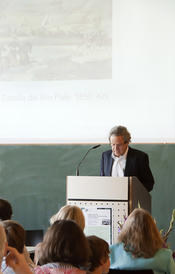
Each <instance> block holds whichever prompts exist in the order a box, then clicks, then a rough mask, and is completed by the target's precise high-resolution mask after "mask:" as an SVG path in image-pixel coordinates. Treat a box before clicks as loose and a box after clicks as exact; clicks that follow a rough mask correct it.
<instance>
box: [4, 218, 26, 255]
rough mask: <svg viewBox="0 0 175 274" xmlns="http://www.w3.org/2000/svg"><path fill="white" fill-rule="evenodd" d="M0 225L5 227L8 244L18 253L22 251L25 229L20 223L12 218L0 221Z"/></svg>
mask: <svg viewBox="0 0 175 274" xmlns="http://www.w3.org/2000/svg"><path fill="white" fill-rule="evenodd" d="M1 225H2V226H3V227H4V229H5V232H6V238H7V242H8V245H9V246H12V247H15V248H16V249H17V250H18V252H19V253H23V251H24V245H25V230H24V228H23V227H22V225H20V224H19V223H18V222H16V221H13V220H6V221H2V222H1Z"/></svg>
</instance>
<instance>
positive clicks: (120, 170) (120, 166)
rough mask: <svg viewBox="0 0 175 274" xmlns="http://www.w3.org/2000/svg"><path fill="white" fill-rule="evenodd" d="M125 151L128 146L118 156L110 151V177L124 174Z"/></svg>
mask: <svg viewBox="0 0 175 274" xmlns="http://www.w3.org/2000/svg"><path fill="white" fill-rule="evenodd" d="M127 153H128V148H127V149H126V151H125V153H124V154H123V155H121V156H119V157H117V156H115V155H114V154H113V153H112V158H113V159H114V162H113V166H112V177H123V176H124V171H125V166H126V157H127Z"/></svg>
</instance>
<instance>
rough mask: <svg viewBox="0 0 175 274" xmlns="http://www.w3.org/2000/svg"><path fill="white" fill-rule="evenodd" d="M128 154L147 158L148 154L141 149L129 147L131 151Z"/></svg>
mask: <svg viewBox="0 0 175 274" xmlns="http://www.w3.org/2000/svg"><path fill="white" fill-rule="evenodd" d="M128 153H129V154H130V155H135V156H137V157H145V156H147V154H146V153H145V152H143V151H141V150H139V149H135V148H132V147H130V146H129V150H128Z"/></svg>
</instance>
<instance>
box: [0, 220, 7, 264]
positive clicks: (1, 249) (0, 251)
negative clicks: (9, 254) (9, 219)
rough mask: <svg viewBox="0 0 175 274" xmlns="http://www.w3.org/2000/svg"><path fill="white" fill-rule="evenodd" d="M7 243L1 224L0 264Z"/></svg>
mask: <svg viewBox="0 0 175 274" xmlns="http://www.w3.org/2000/svg"><path fill="white" fill-rule="evenodd" d="M6 244H7V238H6V233H5V230H4V228H3V226H2V225H0V264H1V263H2V259H3V257H4V252H5V247H6Z"/></svg>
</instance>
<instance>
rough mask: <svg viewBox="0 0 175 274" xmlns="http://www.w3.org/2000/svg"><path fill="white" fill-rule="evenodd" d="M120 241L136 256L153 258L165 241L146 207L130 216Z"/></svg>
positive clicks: (136, 210)
mask: <svg viewBox="0 0 175 274" xmlns="http://www.w3.org/2000/svg"><path fill="white" fill-rule="evenodd" d="M118 242H122V243H123V244H124V249H125V250H126V251H130V252H131V253H132V254H133V255H134V257H144V258H151V257H153V256H154V255H155V253H156V252H157V251H158V250H159V249H160V248H162V247H163V244H164V241H163V239H162V237H161V235H160V233H159V231H158V228H157V226H156V224H155V222H154V220H153V218H152V216H151V215H150V214H149V212H147V211H146V210H144V209H141V208H137V209H134V210H133V211H132V213H131V214H130V215H129V216H128V218H127V220H126V222H125V224H124V225H123V228H122V230H121V232H120V233H119V236H118Z"/></svg>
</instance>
